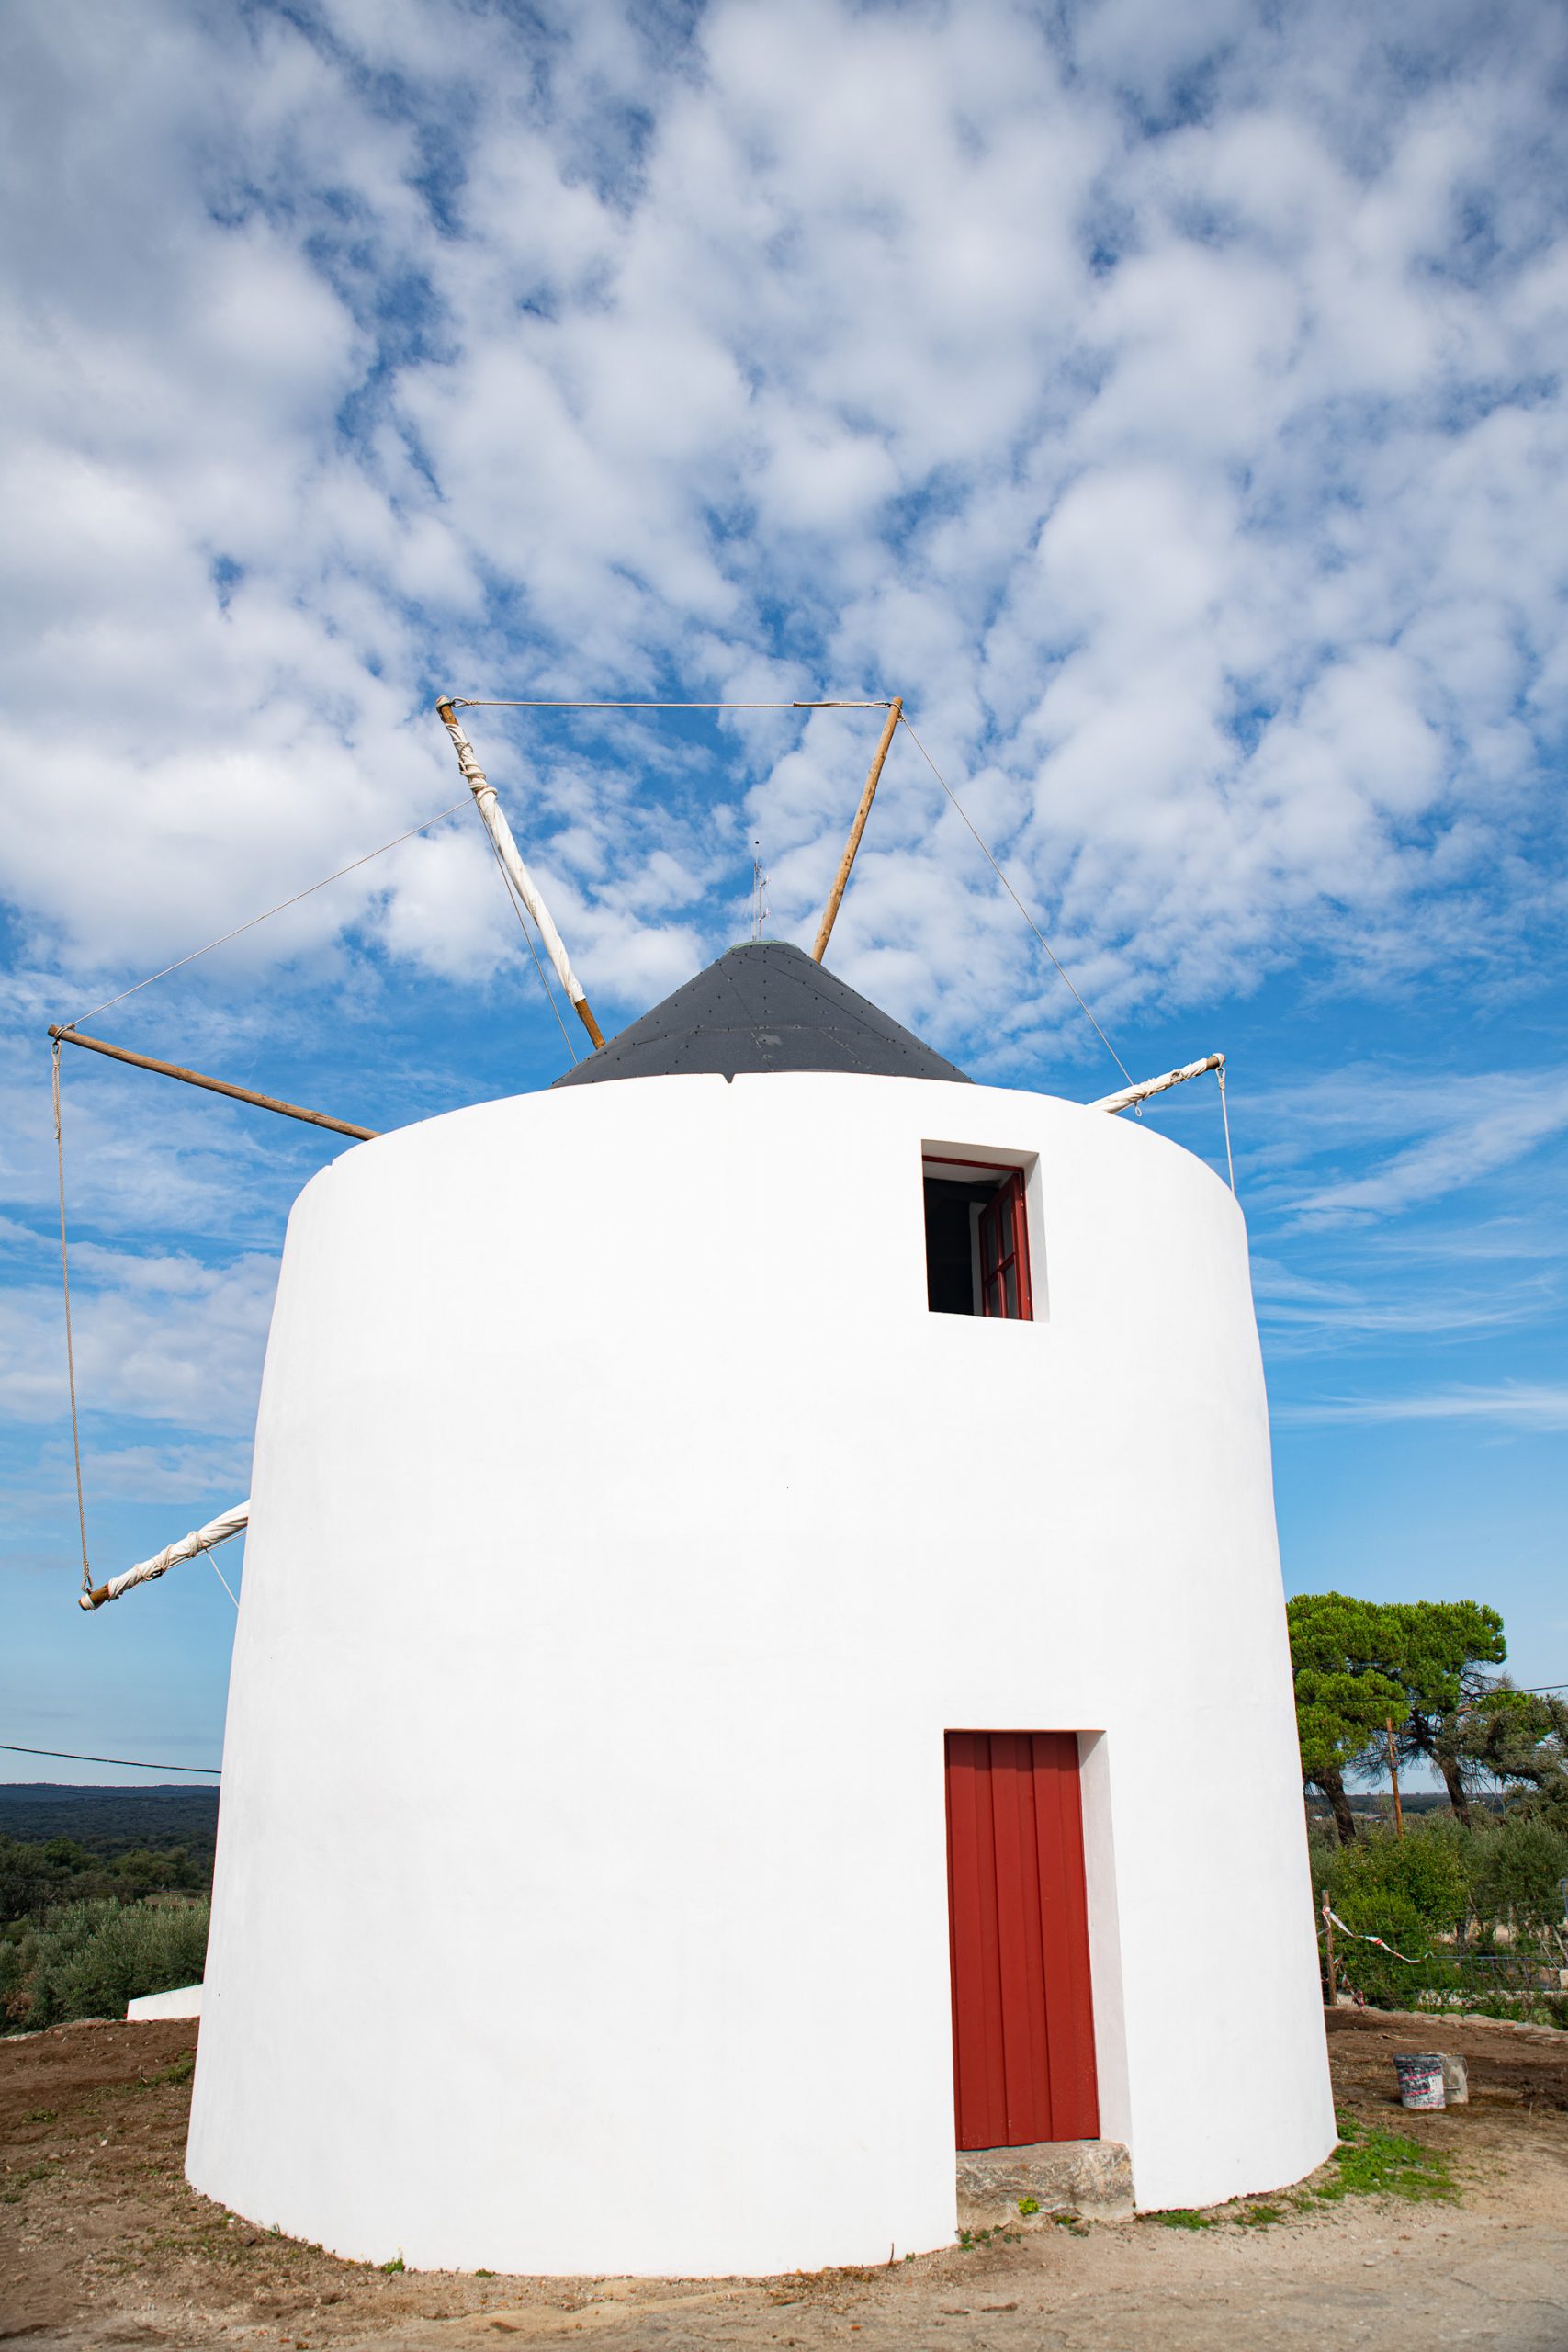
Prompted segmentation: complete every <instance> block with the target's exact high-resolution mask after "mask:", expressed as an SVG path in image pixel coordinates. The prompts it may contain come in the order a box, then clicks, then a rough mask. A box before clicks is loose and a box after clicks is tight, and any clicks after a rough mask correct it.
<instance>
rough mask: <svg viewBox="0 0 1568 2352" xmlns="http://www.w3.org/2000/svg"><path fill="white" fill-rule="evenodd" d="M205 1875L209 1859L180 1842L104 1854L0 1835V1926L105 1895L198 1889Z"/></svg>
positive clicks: (68, 1842) (129, 1897) (69, 1842)
mask: <svg viewBox="0 0 1568 2352" xmlns="http://www.w3.org/2000/svg"><path fill="white" fill-rule="evenodd" d="M210 1874H211V1872H210V1863H209V1860H208V1859H207V1858H206V1857H205V1856H204V1857H201V1858H199V1859H196V1858H193V1857H192V1855H191V1854H190V1853H189V1852H188V1850H187V1849H186V1848H185V1847H184V1846H173V1847H169V1848H167V1849H164V1850H162V1851H154V1850H153V1849H152V1848H151V1847H146V1846H138V1847H133V1848H131V1849H130V1850H128V1851H125V1852H121V1853H117V1854H112V1855H103V1854H95V1853H92V1852H90V1851H89V1850H88V1849H87V1848H86V1847H85V1846H82V1845H79V1844H78V1843H77V1841H76V1840H75V1838H45V1839H43V1840H42V1842H41V1843H29V1842H28V1840H27V1839H25V1838H6V1837H0V1929H3V1928H6V1927H9V1926H12V1925H14V1924H15V1923H16V1922H17V1921H18V1920H20V1921H26V1920H31V1921H32V1922H33V1923H34V1924H35V1925H41V1923H42V1922H43V1920H44V1919H45V1918H46V1917H48V1915H49V1913H50V1912H51V1910H54V1909H56V1908H57V1907H58V1906H59V1905H61V1904H63V1903H82V1902H91V1901H93V1900H94V1899H95V1898H97V1897H101V1896H107V1895H118V1896H119V1897H120V1898H122V1899H123V1900H126V1901H130V1902H135V1901H137V1900H139V1899H140V1898H141V1896H142V1895H147V1894H165V1893H185V1892H188V1893H191V1894H197V1893H201V1892H204V1891H205V1890H206V1888H207V1886H208V1884H209V1880H210Z"/></svg>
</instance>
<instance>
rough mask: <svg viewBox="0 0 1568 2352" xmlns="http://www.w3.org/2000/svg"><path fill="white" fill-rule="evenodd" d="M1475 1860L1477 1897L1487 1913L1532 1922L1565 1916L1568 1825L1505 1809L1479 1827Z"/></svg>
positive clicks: (1547, 1922)
mask: <svg viewBox="0 0 1568 2352" xmlns="http://www.w3.org/2000/svg"><path fill="white" fill-rule="evenodd" d="M1469 1860H1470V1886H1471V1895H1472V1902H1473V1904H1474V1906H1475V1909H1476V1910H1477V1912H1478V1913H1479V1914H1480V1915H1481V1916H1482V1917H1483V1918H1487V1919H1497V1918H1501V1917H1511V1918H1513V1919H1515V1920H1517V1921H1518V1922H1519V1923H1521V1924H1522V1925H1525V1926H1528V1927H1547V1926H1551V1925H1555V1924H1556V1923H1557V1922H1558V1921H1560V1920H1561V1919H1562V1881H1563V1880H1564V1879H1565V1878H1568V1828H1558V1827H1557V1826H1554V1825H1553V1823H1552V1822H1551V1821H1550V1820H1545V1819H1540V1818H1532V1817H1530V1816H1529V1815H1519V1814H1508V1815H1504V1817H1503V1819H1502V1820H1501V1821H1499V1822H1497V1823H1496V1824H1495V1825H1493V1824H1490V1823H1489V1824H1488V1825H1487V1826H1485V1827H1484V1828H1483V1829H1480V1830H1478V1831H1477V1832H1476V1834H1475V1836H1474V1838H1472V1841H1471V1853H1470V1857H1469Z"/></svg>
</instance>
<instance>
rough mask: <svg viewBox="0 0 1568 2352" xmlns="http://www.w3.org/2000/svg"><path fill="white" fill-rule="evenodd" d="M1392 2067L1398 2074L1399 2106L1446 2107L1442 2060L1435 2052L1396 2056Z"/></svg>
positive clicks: (1446, 2098) (1446, 2099)
mask: <svg viewBox="0 0 1568 2352" xmlns="http://www.w3.org/2000/svg"><path fill="white" fill-rule="evenodd" d="M1393 2067H1394V2072H1395V2074H1396V2075H1398V2076H1399V2104H1400V2106H1401V2107H1447V2105H1448V2103H1449V2102H1448V2096H1447V2094H1446V2092H1445V2091H1444V2088H1443V2062H1442V2060H1441V2059H1440V2058H1439V2057H1438V2055H1437V2054H1436V2052H1431V2051H1428V2052H1427V2053H1426V2054H1425V2055H1424V2056H1421V2057H1416V2058H1396V2059H1395V2060H1394V2062H1393Z"/></svg>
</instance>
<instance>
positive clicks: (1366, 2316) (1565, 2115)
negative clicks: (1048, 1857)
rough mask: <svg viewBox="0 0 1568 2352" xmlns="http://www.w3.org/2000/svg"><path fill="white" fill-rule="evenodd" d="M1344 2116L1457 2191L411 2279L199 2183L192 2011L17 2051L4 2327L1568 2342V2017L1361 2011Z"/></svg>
mask: <svg viewBox="0 0 1568 2352" xmlns="http://www.w3.org/2000/svg"><path fill="white" fill-rule="evenodd" d="M1329 2034H1330V2041H1329V2048H1330V2053H1331V2056H1332V2059H1333V2064H1334V2073H1335V2081H1336V2086H1337V2096H1338V2099H1339V2104H1340V2106H1341V2109H1344V2110H1346V2111H1348V2113H1349V2114H1350V2115H1351V2116H1353V2117H1355V2118H1357V2119H1358V2120H1359V2121H1361V2122H1362V2123H1376V2124H1380V2125H1382V2126H1384V2127H1392V2128H1393V2129H1396V2130H1402V2131H1408V2132H1409V2134H1410V2135H1411V2136H1412V2137H1413V2138H1415V2139H1417V2140H1419V2141H1420V2142H1421V2143H1424V2144H1425V2145H1426V2146H1427V2147H1429V2148H1432V2149H1436V2150H1441V2151H1443V2152H1445V2153H1446V2154H1449V2155H1450V2156H1451V2157H1452V2158H1453V2160H1454V2170H1455V2179H1456V2182H1457V2184H1458V2186H1459V2188H1460V2191H1461V2195H1460V2199H1459V2201H1458V2202H1457V2203H1455V2204H1405V2203H1402V2202H1398V2201H1395V2200H1394V2199H1386V2198H1382V2197H1354V2198H1349V2199H1346V2200H1345V2201H1343V2202H1341V2203H1337V2204H1332V2205H1322V2206H1317V2207H1315V2208H1314V2210H1311V2211H1305V2212H1300V2211H1295V2210H1294V2209H1293V2208H1285V2209H1280V2200H1278V2199H1276V2200H1275V2209H1276V2210H1284V2212H1285V2218H1282V2219H1280V2220H1279V2221H1277V2222H1269V2221H1268V2220H1266V2219H1260V2218H1258V2214H1257V2212H1256V2210H1254V2213H1253V2218H1252V2219H1251V2220H1247V2219H1246V2218H1244V2216H1245V2214H1246V2212H1247V2209H1245V2208H1243V2209H1228V2210H1227V2213H1226V2215H1225V2216H1224V2218H1221V2219H1219V2220H1217V2221H1216V2222H1215V2223H1214V2225H1213V2226H1212V2227H1208V2228H1203V2229H1186V2228H1179V2227H1174V2226H1172V2225H1171V2224H1170V2223H1168V2222H1161V2221H1159V2220H1158V2219H1156V2218H1154V2217H1149V2216H1145V2217H1143V2218H1142V2219H1140V2220H1138V2221H1136V2222H1106V2223H1094V2224H1080V2225H1078V2226H1077V2227H1076V2228H1075V2227H1067V2226H1060V2225H1054V2224H1052V2223H1050V2222H1045V2221H1040V2222H1032V2223H1029V2224H1021V2225H1020V2233H1019V2235H1018V2236H1017V2237H1016V2238H1014V2239H1011V2240H1010V2241H1003V2242H1000V2243H997V2244H993V2245H984V2246H980V2247H976V2248H974V2249H972V2250H970V2251H964V2250H961V2249H960V2248H958V2247H954V2248H953V2249H952V2250H951V2251H949V2252H944V2253H941V2254H933V2255H924V2256H919V2258H917V2259H915V2260H912V2261H908V2262H904V2263H900V2264H899V2265H898V2266H897V2268H894V2269H889V2270H882V2269H873V2270H853V2271H842V2270H840V2271H831V2272H826V2273H822V2274H819V2275H818V2276H814V2277H800V2276H797V2277H795V2278H784V2279H751V2280H735V2281H721V2282H718V2283H716V2282H714V2281H712V2280H705V2281H694V2282H691V2283H690V2284H686V2283H682V2282H680V2281H676V2280H667V2279H666V2280H657V2281H632V2280H626V2279H549V2278H462V2277H458V2276H455V2275H453V2274H451V2273H446V2272H422V2273H415V2272H409V2273H404V2274H401V2275H391V2276H389V2275H387V2274H384V2273H382V2272H380V2271H377V2270H372V2269H367V2268H365V2267H362V2266H360V2265H357V2264H354V2263H347V2262H338V2261H335V2260H333V2258H332V2257H331V2256H327V2255H323V2254H321V2253H319V2252H317V2251H315V2250H314V2249H313V2248H310V2247H308V2246H303V2245H296V2244H295V2243H294V2242H293V2241H291V2240H289V2239H286V2238H281V2237H274V2236H271V2235H269V2234H267V2233H264V2232H262V2231H258V2230H255V2229H253V2228H251V2227H250V2226H249V2225H248V2224H246V2223H244V2222H238V2221H235V2220H234V2219H233V2218H232V2217H231V2216H230V2215H229V2214H227V2213H225V2212H224V2211H223V2210H222V2209H221V2207H220V2206H216V2205H212V2204H209V2202H208V2201H207V2200H206V2199H204V2198H200V2197H197V2196H196V2195H195V2194H193V2192H192V2191H191V2190H190V2189H189V2188H186V2185H185V2182H184V2180H183V2178H182V2177H181V2169H180V2167H181V2160H182V2155H183V2151H184V2145H185V2126H186V2105H187V2102H188V2098H189V2090H190V2072H191V2064H192V2053H193V2051H194V2047H195V2030H194V2029H193V2028H192V2027H190V2026H186V2025H174V2024H169V2025H135V2026H131V2025H109V2026H74V2027H70V2026H68V2027H62V2028H57V2029H56V2030H54V2031H52V2032H51V2033H47V2034H40V2035H36V2036H33V2037H30V2038H28V2039H27V2040H25V2041H8V2042H6V2043H4V2044H0V2164H3V2165H4V2174H3V2177H0V2342H4V2343H5V2344H6V2346H10V2347H13V2352H63V2348H64V2347H70V2352H76V2347H82V2352H89V2347H92V2352H132V2347H135V2352H156V2347H159V2346H177V2347H181V2348H182V2352H184V2347H205V2346H257V2347H260V2346H266V2347H268V2352H271V2348H272V2347H274V2346H291V2347H295V2352H337V2347H343V2352H349V2347H355V2346H367V2347H368V2346H374V2347H377V2352H442V2347H446V2352H471V2347H473V2346H478V2345H481V2344H491V2345H497V2346H500V2345H504V2344H507V2343H510V2342H526V2341H529V2340H537V2341H542V2342H545V2343H548V2344H557V2343H558V2344H561V2345H563V2346H564V2345H566V2344H567V2343H569V2342H570V2340H571V2339H573V2338H576V2337H581V2336H586V2335H593V2336H599V2335H603V2336H604V2338H605V2347H604V2352H683V2347H688V2346H690V2347H698V2346H721V2345H744V2346H757V2347H761V2346H780V2347H781V2352H788V2347H791V2346H797V2347H799V2352H816V2347H818V2346H823V2345H827V2344H829V2343H835V2344H836V2343H842V2344H843V2345H845V2346H847V2345H848V2342H849V2338H850V2336H851V2335H863V2337H864V2338H865V2347H864V2352H870V2347H873V2346H874V2347H876V2348H877V2352H919V2347H930V2352H1222V2347H1223V2352H1307V2347H1309V2346H1310V2347H1311V2348H1312V2352H1341V2348H1342V2347H1344V2348H1345V2352H1348V2347H1351V2346H1363V2345H1365V2346H1379V2347H1380V2352H1381V2347H1382V2346H1396V2345H1398V2346H1420V2347H1422V2352H1426V2347H1428V2346H1476V2347H1485V2352H1568V2035H1564V2034H1551V2033H1548V2032H1546V2031H1538V2032H1536V2033H1533V2034H1528V2035H1527V2034H1523V2033H1520V2032H1518V2031H1516V2030H1509V2029H1508V2028H1507V2027H1506V2026H1499V2025H1494V2024H1492V2023H1490V2022H1489V2021H1486V2020H1482V2019H1472V2020H1470V2021H1468V2022H1467V2023H1465V2024H1464V2025H1463V2026H1459V2025H1445V2026H1444V2027H1442V2028H1441V2029H1440V2030H1438V2032H1437V2033H1436V2034H1435V2033H1434V2029H1433V2024H1432V2021H1431V2020H1430V2019H1429V2018H1428V2019H1425V2020H1406V2021H1401V2020H1398V2019H1390V2018H1386V2017H1380V2016H1378V2015H1377V2014H1376V2013H1375V2012H1367V2013H1365V2014H1362V2013H1355V2012H1348V2011H1340V2012H1337V2013H1335V2014H1334V2015H1332V2016H1331V2017H1330V2018H1329ZM1434 2044H1436V2046H1439V2047H1442V2048H1446V2049H1451V2050H1456V2051H1458V2052H1460V2053H1461V2055H1463V2057H1464V2058H1465V2059H1466V2060H1467V2062H1468V2064H1469V2069H1470V2079H1471V2086H1472V2104H1471V2105H1470V2106H1469V2107H1468V2108H1458V2109H1448V2110H1447V2111H1446V2112H1444V2113H1442V2114H1438V2115H1404V2114H1402V2113H1401V2111H1400V2109H1399V2107H1398V2103H1397V2094H1396V2092H1395V2090H1394V2086H1393V2066H1392V2064H1391V2063H1390V2061H1391V2056H1392V2053H1393V2052H1394V2051H1395V2050H1411V2049H1429V2048H1431V2047H1433V2046H1434Z"/></svg>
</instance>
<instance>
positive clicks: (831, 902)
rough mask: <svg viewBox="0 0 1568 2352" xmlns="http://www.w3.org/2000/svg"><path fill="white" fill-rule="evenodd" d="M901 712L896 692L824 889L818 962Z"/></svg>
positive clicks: (900, 699)
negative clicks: (835, 870)
mask: <svg viewBox="0 0 1568 2352" xmlns="http://www.w3.org/2000/svg"><path fill="white" fill-rule="evenodd" d="M903 716H904V697H903V695H895V696H894V698H893V700H892V702H891V703H889V705H888V707H887V724H886V727H885V728H884V729H883V730H882V741H881V742H880V743H878V745H877V747H876V751H875V753H874V757H873V759H872V763H871V774H870V775H868V776H867V777H866V780H865V790H864V791H863V793H862V794H861V797H860V807H859V808H858V809H856V810H855V820H854V823H853V824H852V826H851V827H850V838H849V841H848V842H847V843H846V845H845V848H844V854H843V856H842V857H841V858H840V861H839V871H838V873H837V875H836V876H835V877H834V881H833V887H832V888H831V890H829V893H828V904H827V906H826V907H825V908H824V909H823V912H822V927H821V929H820V930H819V931H818V934H817V944H816V945H815V946H814V947H813V949H812V951H811V953H812V955H813V956H815V958H816V960H817V961H818V964H820V962H821V961H822V958H823V956H825V955H826V954H827V952H828V942H829V939H831V938H832V936H833V925H834V924H835V922H837V921H838V919H839V908H840V903H841V902H842V899H843V896H844V892H845V890H846V888H848V886H849V879H850V868H851V867H852V865H853V864H854V862H855V852H856V850H857V849H859V847H860V837H861V835H862V834H863V832H864V831H865V820H866V819H867V818H868V817H869V816H870V814H871V804H872V802H873V801H874V799H875V797H876V787H877V784H878V782H879V781H880V779H881V775H882V763H883V761H884V760H885V759H886V757H887V751H888V746H889V744H890V743H891V742H892V741H893V738H894V736H895V735H896V734H897V731H898V721H899V720H900V718H902V717H903Z"/></svg>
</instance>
